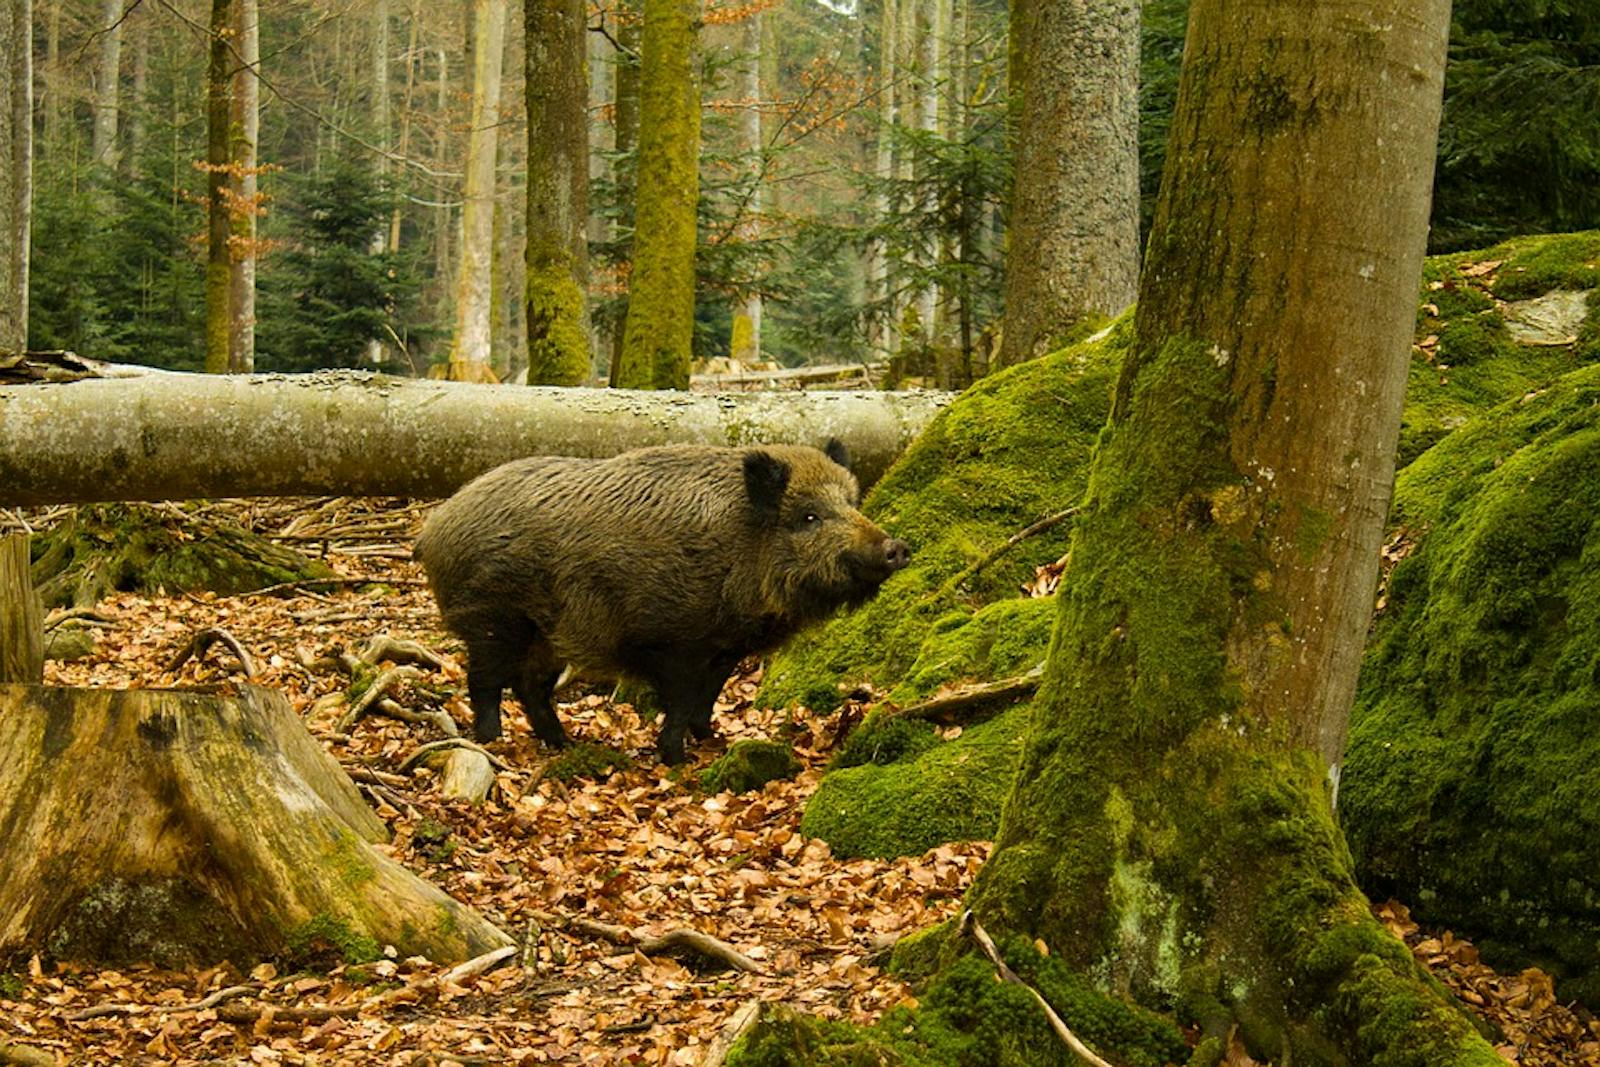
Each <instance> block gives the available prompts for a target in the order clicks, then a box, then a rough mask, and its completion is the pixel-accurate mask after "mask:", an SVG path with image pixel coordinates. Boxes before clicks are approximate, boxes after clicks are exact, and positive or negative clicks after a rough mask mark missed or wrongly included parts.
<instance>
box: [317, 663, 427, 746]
mask: <svg viewBox="0 0 1600 1067" xmlns="http://www.w3.org/2000/svg"><path fill="white" fill-rule="evenodd" d="M416 677H418V674H417V671H416V669H415V668H413V667H395V668H392V669H390V670H387V671H384V672H383V673H382V674H380V675H378V676H377V677H376V678H374V679H373V680H372V684H371V685H369V686H367V688H366V690H365V691H364V692H363V693H362V694H361V696H360V697H359V698H357V699H356V701H355V702H354V703H352V704H351V705H350V707H349V708H347V709H345V713H344V714H343V715H341V716H339V724H338V726H336V727H335V729H337V730H338V731H339V732H340V733H341V734H347V733H349V732H350V728H351V727H352V726H354V725H355V724H356V723H358V722H360V721H361V719H362V717H363V716H365V715H366V714H367V712H368V711H369V710H370V709H371V708H372V706H373V705H374V704H376V703H377V702H378V700H379V699H380V698H382V697H384V696H386V695H387V694H388V692H389V690H391V689H393V688H394V687H395V686H397V685H399V684H400V683H401V682H408V681H411V680H412V679H414V678H416Z"/></svg>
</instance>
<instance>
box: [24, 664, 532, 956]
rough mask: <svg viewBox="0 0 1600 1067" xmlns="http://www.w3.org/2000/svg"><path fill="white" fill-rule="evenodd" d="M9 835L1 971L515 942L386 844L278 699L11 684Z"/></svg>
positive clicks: (484, 947) (249, 691)
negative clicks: (299, 948)
mask: <svg viewBox="0 0 1600 1067" xmlns="http://www.w3.org/2000/svg"><path fill="white" fill-rule="evenodd" d="M0 826H3V827H5V828H6V834H5V844H4V848H5V862H4V864H0V954H11V953H17V952H42V953H45V954H47V955H51V956H56V957H64V958H82V959H95V960H102V961H108V962H129V961H140V960H145V961H152V962H155V963H157V964H159V965H162V966H168V967H179V966H185V965H189V964H193V963H203V962H210V961H214V960H217V959H222V958H227V959H232V960H235V961H236V962H239V961H247V960H253V959H259V958H261V957H263V956H273V955H277V954H280V953H282V952H284V951H285V950H287V949H289V948H291V947H292V946H293V945H294V943H295V942H296V941H297V940H299V939H300V938H301V937H302V936H304V935H307V934H310V933H315V934H316V935H317V936H319V937H321V938H322V939H324V940H328V939H331V940H334V941H336V942H339V941H343V942H344V944H343V945H342V946H341V947H343V948H344V949H345V951H346V952H348V953H353V954H360V955H369V956H370V955H371V954H372V953H373V951H374V950H375V949H377V948H379V947H381V946H382V945H385V944H389V945H393V946H395V948H397V949H398V950H399V951H400V953H401V955H403V956H404V955H411V954H420V955H424V956H427V957H428V958H429V959H432V960H434V961H436V962H446V961H460V960H465V959H470V958H472V957H474V956H476V955H479V954H480V953H483V952H486V951H489V950H491V949H494V948H498V947H500V946H502V945H508V944H510V943H511V942H510V939H509V938H508V937H507V936H506V935H505V934H503V933H501V932H500V931H499V930H497V929H496V928H495V927H494V926H492V925H491V924H490V923H488V922H487V921H486V920H484V919H483V918H482V917H481V916H479V915H478V914H477V913H475V912H473V911H471V910H470V909H468V908H465V907H463V906H462V905H460V904H458V903H456V902H455V901H454V900H452V899H450V898H449V897H448V896H446V895H445V894H444V893H442V892H441V891H440V890H438V889H437V888H435V887H434V886H432V885H429V884H428V883H427V882H424V881H422V880H421V879H419V878H417V877H416V876H415V875H413V874H411V873H410V872H409V871H407V870H406V869H405V868H403V867H401V866H400V865H399V864H398V863H396V862H395V861H394V860H392V859H390V858H389V857H388V856H386V855H384V854H382V853H381V852H379V851H377V850H376V849H374V848H372V847H371V846H372V844H373V843H375V842H381V841H383V840H384V839H385V837H386V836H387V835H386V833H385V830H384V827H383V823H382V822H381V821H380V820H379V819H378V818H377V817H376V816H375V815H373V814H372V812H371V811H369V810H368V809H367V807H366V805H365V804H364V803H363V802H362V800H361V797H360V795H359V794H358V793H357V792H356V790H355V787H354V786H353V785H351V784H350V780H349V779H348V778H346V777H345V776H344V773H343V772H342V771H341V770H340V769H339V765H338V764H337V763H336V762H335V761H334V760H333V758H332V757H331V756H329V755H328V753H327V752H326V751H325V750H324V749H323V748H322V747H321V746H320V745H318V744H317V742H316V741H315V740H313V739H312V737H311V735H310V734H308V733H307V732H306V730H305V727H304V726H302V725H301V723H300V720H299V719H298V718H297V717H296V716H295V714H294V712H293V711H292V710H291V709H290V707H289V705H288V702H287V701H285V700H284V699H283V697H282V696H280V695H279V694H277V693H275V692H273V691H271V690H266V689H259V688H256V687H245V688H244V689H242V690H241V692H240V693H239V695H238V696H236V697H224V696H212V695H207V694H202V693H196V692H179V691H174V690H155V689H145V690H126V691H115V690H95V689H64V688H53V687H45V686H32V685H0ZM359 946H365V947H359Z"/></svg>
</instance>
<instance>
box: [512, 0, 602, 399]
mask: <svg viewBox="0 0 1600 1067" xmlns="http://www.w3.org/2000/svg"><path fill="white" fill-rule="evenodd" d="M585 12H586V9H585V6H584V3H583V0H527V4H526V8H525V17H526V21H527V35H526V36H527V46H526V53H525V54H526V61H525V67H524V69H525V71H526V77H525V79H524V81H525V83H526V90H525V91H526V93H527V98H528V167H527V174H528V259H527V262H528V283H527V301H526V307H527V318H528V384H529V385H582V384H583V383H584V382H586V381H587V380H588V379H589V371H590V366H591V360H590V356H589V319H588V313H587V311H586V310H585V307H584V284H585V282H586V280H587V278H588V274H589V250H588V246H587V245H586V243H585V239H584V227H585V224H586V223H587V222H588V213H589V198H588V188H589V167H588V163H589V143H588V125H589V123H588V113H587V112H588V99H589V80H588V72H587V69H586V67H585V59H586V55H587V48H588V42H587V40H586V39H585V38H586V37H587V33H586V23H585V22H584V18H585Z"/></svg>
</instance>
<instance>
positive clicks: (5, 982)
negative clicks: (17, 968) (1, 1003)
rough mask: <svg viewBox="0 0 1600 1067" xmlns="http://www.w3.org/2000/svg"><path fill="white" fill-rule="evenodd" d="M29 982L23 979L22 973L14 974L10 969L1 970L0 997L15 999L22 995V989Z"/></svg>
mask: <svg viewBox="0 0 1600 1067" xmlns="http://www.w3.org/2000/svg"><path fill="white" fill-rule="evenodd" d="M27 984H28V983H26V982H24V981H23V980H22V976H21V975H18V974H12V973H11V972H10V971H0V997H5V998H6V999H7V1000H15V999H17V998H18V997H20V996H22V990H23V988H24V987H25V986H26V985H27Z"/></svg>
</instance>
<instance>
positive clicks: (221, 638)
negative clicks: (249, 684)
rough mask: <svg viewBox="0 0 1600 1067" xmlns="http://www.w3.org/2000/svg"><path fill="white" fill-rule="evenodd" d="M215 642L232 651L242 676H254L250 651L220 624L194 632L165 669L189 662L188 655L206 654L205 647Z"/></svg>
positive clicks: (170, 669)
mask: <svg viewBox="0 0 1600 1067" xmlns="http://www.w3.org/2000/svg"><path fill="white" fill-rule="evenodd" d="M217 643H221V644H223V645H225V646H227V649H228V651H230V652H232V653H233V655H234V658H235V659H237V660H238V661H239V666H240V667H242V668H244V676H245V677H246V678H254V677H255V676H256V665H255V661H254V660H252V659H251V658H250V653H248V652H246V651H245V650H244V646H243V645H241V644H240V643H239V639H238V638H237V637H235V636H233V635H232V634H230V633H229V632H228V631H226V630H224V629H222V628H221V627H220V626H212V627H208V628H207V629H204V630H201V631H200V632H199V633H197V634H195V635H194V637H193V638H191V639H190V641H189V643H188V644H187V645H185V646H184V648H183V651H181V652H179V653H178V654H177V656H175V657H174V658H173V660H172V662H171V663H169V664H168V665H167V670H169V671H175V670H177V669H178V668H179V667H182V666H183V665H184V664H185V663H187V662H189V659H190V657H193V658H195V659H199V658H200V657H202V656H204V655H205V654H206V650H207V649H209V648H210V647H211V646H212V645H214V644H217Z"/></svg>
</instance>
